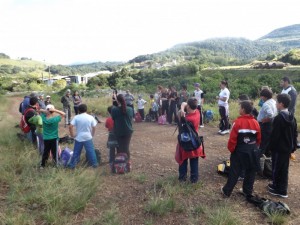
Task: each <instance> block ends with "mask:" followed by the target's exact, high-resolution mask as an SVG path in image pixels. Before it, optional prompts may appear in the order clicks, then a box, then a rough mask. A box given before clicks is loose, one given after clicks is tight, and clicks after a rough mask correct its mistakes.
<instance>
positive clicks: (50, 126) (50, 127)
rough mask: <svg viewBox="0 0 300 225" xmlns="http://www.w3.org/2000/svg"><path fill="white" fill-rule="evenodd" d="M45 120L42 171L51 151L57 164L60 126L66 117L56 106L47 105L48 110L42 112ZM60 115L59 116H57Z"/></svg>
mask: <svg viewBox="0 0 300 225" xmlns="http://www.w3.org/2000/svg"><path fill="white" fill-rule="evenodd" d="M40 112H42V113H41V117H42V120H43V139H44V152H43V156H42V162H41V167H40V169H43V168H44V167H45V166H46V162H47V160H48V158H49V153H50V151H51V154H52V157H53V160H54V161H55V162H56V163H57V157H58V156H57V154H58V153H57V148H58V143H57V140H58V124H59V122H60V121H61V119H62V117H63V116H65V113H64V112H63V111H60V110H57V109H55V108H54V105H47V106H46V110H43V109H41V110H40ZM57 114H58V115H57Z"/></svg>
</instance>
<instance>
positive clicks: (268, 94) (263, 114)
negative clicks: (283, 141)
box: [257, 89, 277, 157]
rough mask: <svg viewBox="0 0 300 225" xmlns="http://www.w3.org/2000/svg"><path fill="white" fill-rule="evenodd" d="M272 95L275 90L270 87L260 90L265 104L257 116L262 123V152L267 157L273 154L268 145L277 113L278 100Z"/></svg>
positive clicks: (260, 123)
mask: <svg viewBox="0 0 300 225" xmlns="http://www.w3.org/2000/svg"><path fill="white" fill-rule="evenodd" d="M272 96H273V92H272V91H271V90H270V89H263V90H262V91H261V92H260V98H261V100H262V101H263V105H262V107H261V109H260V110H259V113H258V116H257V121H258V122H259V125H260V129H261V138H262V140H261V144H260V149H261V152H262V154H265V155H266V156H267V157H269V156H270V155H271V153H270V152H268V151H267V146H268V144H269V142H270V135H271V131H272V122H273V119H274V117H275V116H276V114H277V109H276V102H275V100H274V99H272Z"/></svg>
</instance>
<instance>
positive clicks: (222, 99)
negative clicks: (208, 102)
mask: <svg viewBox="0 0 300 225" xmlns="http://www.w3.org/2000/svg"><path fill="white" fill-rule="evenodd" d="M220 88H221V91H220V93H219V96H217V97H216V98H217V100H218V106H219V113H220V117H221V120H220V130H219V132H218V133H219V134H221V135H224V134H229V104H228V100H229V97H230V91H229V90H228V83H227V81H226V80H222V81H221V83H220Z"/></svg>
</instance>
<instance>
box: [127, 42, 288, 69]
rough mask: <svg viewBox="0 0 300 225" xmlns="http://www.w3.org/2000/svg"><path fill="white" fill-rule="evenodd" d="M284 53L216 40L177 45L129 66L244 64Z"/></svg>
mask: <svg viewBox="0 0 300 225" xmlns="http://www.w3.org/2000/svg"><path fill="white" fill-rule="evenodd" d="M284 51H285V49H284V47H282V46H281V45H280V44H278V43H273V42H267V41H251V40H247V39H245V38H214V39H208V40H204V41H199V42H191V43H185V44H178V45H175V46H174V47H172V48H170V49H168V50H166V51H163V52H159V53H154V54H151V55H142V56H138V57H136V58H134V59H132V60H130V61H129V63H141V62H143V61H149V60H150V61H155V62H164V61H170V60H176V61H177V62H178V63H180V62H187V61H194V62H196V63H200V64H215V65H219V66H224V65H241V64H245V63H249V62H251V61H252V60H254V59H258V58H265V57H266V56H267V55H269V54H280V53H282V52H284Z"/></svg>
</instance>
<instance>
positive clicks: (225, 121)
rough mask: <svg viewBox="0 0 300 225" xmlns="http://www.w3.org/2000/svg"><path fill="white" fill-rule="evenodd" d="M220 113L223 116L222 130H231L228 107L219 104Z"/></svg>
mask: <svg viewBox="0 0 300 225" xmlns="http://www.w3.org/2000/svg"><path fill="white" fill-rule="evenodd" d="M219 113H220V117H221V120H220V122H221V127H220V130H222V131H224V130H229V118H228V115H227V114H226V109H225V107H224V106H219Z"/></svg>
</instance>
